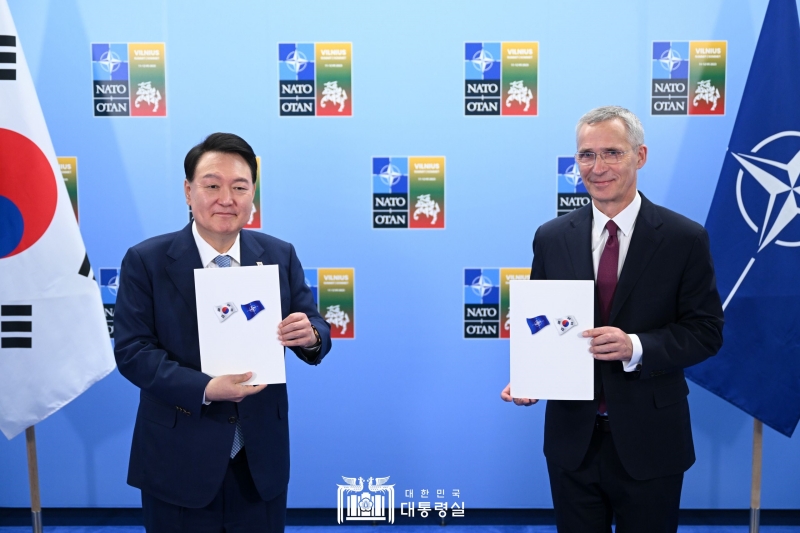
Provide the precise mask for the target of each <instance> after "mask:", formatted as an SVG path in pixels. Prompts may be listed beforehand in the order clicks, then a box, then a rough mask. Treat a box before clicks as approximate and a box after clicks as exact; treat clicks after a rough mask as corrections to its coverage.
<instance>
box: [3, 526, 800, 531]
mask: <svg viewBox="0 0 800 533" xmlns="http://www.w3.org/2000/svg"><path fill="white" fill-rule="evenodd" d="M30 531H31V528H30V527H0V533H30ZM44 531H45V533H144V528H142V527H139V526H113V527H112V526H105V527H78V526H53V527H47V526H45V528H44ZM383 531H386V533H434V532H435V531H438V532H441V533H478V532H480V533H556V528H555V526H452V525H451V526H445V528H442V526H377V527H373V526H289V527H287V528H286V533H370V532H376V533H381V532H383ZM678 531H679V533H748V531H749V528H748V527H747V526H681V527H680V528H678ZM761 532H762V533H800V526H761Z"/></svg>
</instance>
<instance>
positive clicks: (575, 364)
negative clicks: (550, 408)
mask: <svg viewBox="0 0 800 533" xmlns="http://www.w3.org/2000/svg"><path fill="white" fill-rule="evenodd" d="M509 283H510V289H511V291H510V315H511V343H510V345H511V396H513V397H515V398H532V399H538V400H592V399H594V358H593V357H592V354H591V352H589V347H590V340H591V339H587V338H584V337H582V336H581V334H582V333H583V332H584V331H586V330H587V329H591V328H593V327H594V281H586V280H581V281H556V280H531V281H528V280H512V281H510V282H509ZM529 320H530V324H529V322H528V321H529Z"/></svg>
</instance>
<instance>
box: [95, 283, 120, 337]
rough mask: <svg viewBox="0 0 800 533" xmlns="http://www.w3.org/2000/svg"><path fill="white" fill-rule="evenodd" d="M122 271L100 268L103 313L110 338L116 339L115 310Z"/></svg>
mask: <svg viewBox="0 0 800 533" xmlns="http://www.w3.org/2000/svg"><path fill="white" fill-rule="evenodd" d="M119 275H120V269H119V267H116V268H107V267H101V268H100V279H99V284H100V297H101V299H102V300H103V312H104V313H105V316H106V325H107V326H108V336H109V337H111V338H112V339H113V338H114V310H115V309H116V306H117V289H119Z"/></svg>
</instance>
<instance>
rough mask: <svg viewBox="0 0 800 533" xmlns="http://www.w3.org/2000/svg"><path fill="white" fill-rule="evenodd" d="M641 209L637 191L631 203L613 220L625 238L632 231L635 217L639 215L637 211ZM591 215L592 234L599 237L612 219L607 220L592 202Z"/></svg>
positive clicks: (640, 198)
mask: <svg viewBox="0 0 800 533" xmlns="http://www.w3.org/2000/svg"><path fill="white" fill-rule="evenodd" d="M641 207H642V197H641V196H640V195H639V191H636V196H634V197H633V201H632V202H631V203H629V204H628V207H626V208H625V209H623V210H622V211H620V212H619V213H617V216H615V217H614V218H613V220H614V222H615V223H616V224H617V227H618V228H619V230H620V231H621V232H622V234H623V235H625V236H626V237H628V236H629V235H630V234H631V231H633V225H634V223H635V222H636V217H637V216H638V215H639V209H640V208H641ZM592 214H593V216H594V220H593V226H592V234H593V235H594V236H595V237H599V236H600V234H601V233H603V230H604V229H605V228H606V224H607V223H608V221H609V220H612V219H609V218H608V217H607V216H606V215H604V214H603V212H602V211H600V210H599V209H597V207H596V206H595V205H594V202H592Z"/></svg>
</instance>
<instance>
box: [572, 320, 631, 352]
mask: <svg viewBox="0 0 800 533" xmlns="http://www.w3.org/2000/svg"><path fill="white" fill-rule="evenodd" d="M583 336H584V337H587V338H588V337H592V342H591V347H590V348H589V351H590V352H592V356H593V357H594V358H595V359H599V360H601V361H630V360H631V357H632V356H633V343H632V342H631V338H630V337H628V335H627V334H626V333H625V332H624V331H622V330H621V329H619V328H612V327H609V326H606V327H603V328H594V329H587V330H586V331H584V332H583Z"/></svg>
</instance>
